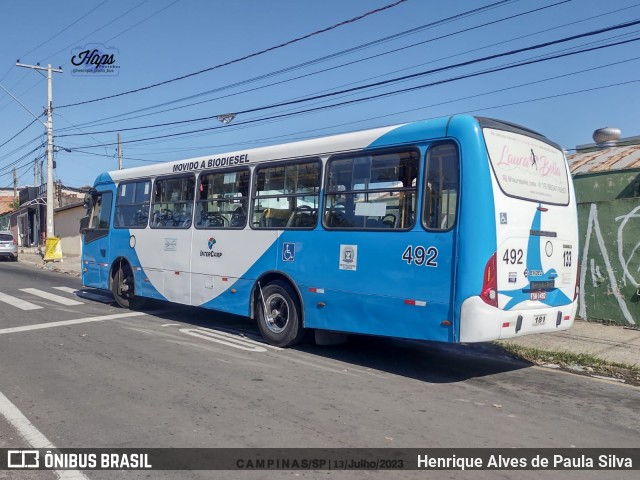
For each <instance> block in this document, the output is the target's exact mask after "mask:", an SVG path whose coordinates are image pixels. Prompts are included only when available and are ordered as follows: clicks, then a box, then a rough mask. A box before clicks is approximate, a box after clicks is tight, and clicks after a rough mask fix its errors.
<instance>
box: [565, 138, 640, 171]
mask: <svg viewBox="0 0 640 480" xmlns="http://www.w3.org/2000/svg"><path fill="white" fill-rule="evenodd" d="M567 160H568V162H569V166H570V168H571V173H572V174H574V175H576V174H580V173H595V172H609V171H612V170H625V169H627V168H640V145H628V146H624V147H611V148H605V149H603V150H596V151H592V152H585V153H575V154H573V155H568V156H567Z"/></svg>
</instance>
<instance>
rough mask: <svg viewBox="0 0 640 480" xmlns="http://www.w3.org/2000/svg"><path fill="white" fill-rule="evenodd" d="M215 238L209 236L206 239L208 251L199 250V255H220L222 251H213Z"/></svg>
mask: <svg viewBox="0 0 640 480" xmlns="http://www.w3.org/2000/svg"><path fill="white" fill-rule="evenodd" d="M216 243H217V242H216V239H215V238H214V237H209V240H207V247H208V248H209V251H205V250H200V256H201V257H209V258H220V257H221V256H222V252H214V251H213V246H214V245H215V244H216Z"/></svg>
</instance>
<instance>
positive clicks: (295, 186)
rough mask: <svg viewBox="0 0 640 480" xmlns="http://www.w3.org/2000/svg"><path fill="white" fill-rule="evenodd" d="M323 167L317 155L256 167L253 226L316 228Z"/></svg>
mask: <svg viewBox="0 0 640 480" xmlns="http://www.w3.org/2000/svg"><path fill="white" fill-rule="evenodd" d="M321 169H322V167H321V163H320V160H319V159H316V158H313V159H309V158H307V159H301V160H298V161H296V162H291V163H287V164H284V165H282V164H280V165H274V166H264V167H258V168H256V173H255V189H254V196H253V210H252V221H251V224H252V226H253V228H278V229H296V228H301V229H302V228H306V229H312V228H315V227H316V225H317V224H318V206H319V199H320V177H321Z"/></svg>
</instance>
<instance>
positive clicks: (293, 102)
mask: <svg viewBox="0 0 640 480" xmlns="http://www.w3.org/2000/svg"><path fill="white" fill-rule="evenodd" d="M638 24H640V20H636V21H631V22H625V23H622V24H617V25H613V26H610V27H606V28H600V29H597V30H592V31H590V32H585V33H581V34H578V35H571V36H569V37H565V38H561V39H558V40H552V41H548V42H543V43H540V44H536V45H531V46H528V47H523V48H518V49H514V50H510V51H507V52H501V53H497V54H493V55H488V56H485V57H480V58H475V59H471V60H467V61H464V62H458V63H454V64H450V65H445V66H443V67H438V68H434V69H430V70H426V71H422V72H417V73H413V74H409V75H403V76H400V77H395V78H392V79H388V80H382V81H379V82H374V83H369V84H366V85H360V86H356V87H351V88H347V89H342V90H339V91H335V92H329V93H324V94H319V95H313V96H308V97H303V98H299V99H295V100H289V101H285V102H280V103H275V104H270V105H264V106H260V107H254V108H249V109H245V110H241V111H238V112H233V113H234V114H235V115H236V116H238V115H243V114H247V113H255V112H259V111H264V110H270V109H273V108H276V107H283V106H289V105H297V104H300V103H305V102H309V101H313V100H319V99H324V98H330V97H334V96H337V95H341V94H345V93H351V92H357V91H361V90H365V89H370V88H372V87H379V86H386V85H390V84H393V83H397V82H400V81H404V80H409V79H416V78H419V77H422V76H425V75H431V74H433V73H439V72H444V71H447V70H451V69H454V68H459V67H463V66H469V65H474V64H477V63H481V62H486V61H489V60H494V59H498V58H503V57H507V56H511V55H516V54H519V53H523V52H529V51H533V50H537V49H541V48H546V47H549V46H552V45H557V44H561V43H566V42H569V41H572V40H576V39H580V38H586V37H589V36H593V35H599V34H601V33H605V32H609V31H614V30H618V29H621V28H628V27H630V26H634V25H638ZM636 40H637V39H632V40H627V41H621V42H616V43H611V44H608V45H605V46H604V47H592V48H588V49H582V50H577V51H575V53H571V52H570V53H566V54H562V55H556V56H552V57H549V58H548V59H555V58H562V57H563V56H568V55H574V54H576V53H585V52H589V51H593V50H597V49H600V48H608V47H612V46H616V45H621V44H625V43H630V42H632V41H636ZM546 60H547V59H537V60H530V61H526V62H519V63H517V64H516V65H515V66H524V65H530V64H532V63H538V62H539V61H546ZM509 68H514V67H513V66H505V67H500V68H497V69H496V68H494V69H489V71H488V73H493V72H497V71H501V70H505V69H509ZM484 73H485V72H477V73H474V74H467V75H462V76H459V77H454V78H453V79H447V80H442V81H438V82H432V83H429V84H425V85H420V86H417V87H411V88H409V89H401V90H398V91H394V92H389V93H385V94H380V95H379V96H378V95H376V96H371V97H365V98H364V99H358V100H354V101H353V102H362V101H365V100H370V99H373V98H381V97H383V96H389V95H395V94H397V93H404V92H407V91H412V90H417V89H421V88H426V87H430V86H434V85H440V84H442V83H448V82H450V81H453V80H460V79H463V78H471V77H473V76H478V75H480V74H484ZM347 103H351V102H347ZM343 104H344V103H341V104H340V105H343ZM220 115H221V114H220V113H218V114H215V115H208V116H206V117H199V118H192V119H186V120H177V121H173V122H165V123H158V124H153V125H143V126H139V127H128V128H120V129H114V130H102V131H96V132H87V133H86V134H87V135H89V134H90V135H98V134H105V133H115V132H125V131H133V130H141V129H148V128H157V127H165V126H173V125H184V124H189V123H196V122H201V121H206V120H212V119H214V118H217V117H218V116H220ZM78 135H80V134H73V133H71V134H62V135H57V138H63V137H72V136H78Z"/></svg>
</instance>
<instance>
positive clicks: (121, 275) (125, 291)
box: [111, 263, 145, 310]
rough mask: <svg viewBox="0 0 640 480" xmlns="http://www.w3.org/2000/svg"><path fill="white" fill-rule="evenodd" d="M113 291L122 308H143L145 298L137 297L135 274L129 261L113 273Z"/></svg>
mask: <svg viewBox="0 0 640 480" xmlns="http://www.w3.org/2000/svg"><path fill="white" fill-rule="evenodd" d="M111 292H112V293H113V298H115V300H116V303H117V304H118V305H120V306H121V307H122V308H127V309H129V310H137V309H139V308H141V307H142V306H143V305H144V303H145V299H144V298H141V297H136V295H135V280H134V276H133V270H131V267H130V266H129V264H127V263H123V264H122V265H120V267H118V269H117V270H116V271H115V273H114V274H113V280H112V282H111Z"/></svg>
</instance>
